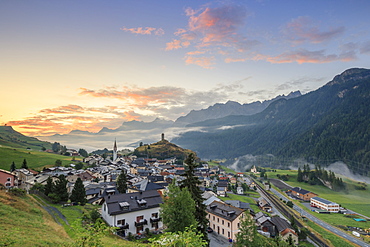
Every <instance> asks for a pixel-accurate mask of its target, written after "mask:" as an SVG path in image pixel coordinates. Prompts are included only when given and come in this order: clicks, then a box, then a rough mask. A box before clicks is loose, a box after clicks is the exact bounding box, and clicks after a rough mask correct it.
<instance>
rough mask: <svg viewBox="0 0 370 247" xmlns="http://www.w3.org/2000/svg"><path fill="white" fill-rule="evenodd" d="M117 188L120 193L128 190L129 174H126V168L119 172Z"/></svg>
mask: <svg viewBox="0 0 370 247" xmlns="http://www.w3.org/2000/svg"><path fill="white" fill-rule="evenodd" d="M117 190H118V192H119V193H121V194H124V193H126V190H127V176H126V170H125V169H122V170H121V173H120V174H119V176H118V178H117Z"/></svg>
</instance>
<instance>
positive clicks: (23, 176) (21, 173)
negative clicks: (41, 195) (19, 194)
mask: <svg viewBox="0 0 370 247" xmlns="http://www.w3.org/2000/svg"><path fill="white" fill-rule="evenodd" d="M12 173H13V174H14V175H15V176H16V177H17V180H18V184H17V187H18V188H19V189H24V190H26V191H29V190H30V188H31V184H30V183H29V182H30V181H32V180H33V179H34V178H35V176H36V175H37V174H38V172H36V171H33V170H31V169H25V168H21V169H15V170H14V171H13V172H12Z"/></svg>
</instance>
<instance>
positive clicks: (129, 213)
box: [102, 190, 163, 236]
mask: <svg viewBox="0 0 370 247" xmlns="http://www.w3.org/2000/svg"><path fill="white" fill-rule="evenodd" d="M104 200H105V201H104V203H103V205H102V217H103V219H104V220H105V221H106V222H107V223H108V224H109V225H110V226H113V227H120V228H121V229H120V232H121V234H122V235H124V236H126V235H127V234H128V233H130V232H131V233H132V234H141V233H142V232H144V230H145V229H146V228H149V230H150V231H154V230H158V229H162V228H163V223H162V221H161V218H160V216H159V205H160V204H161V203H163V200H162V197H161V195H160V194H159V193H158V191H156V190H149V191H142V192H136V193H127V194H117V195H111V196H106V197H104Z"/></svg>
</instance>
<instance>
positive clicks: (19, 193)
mask: <svg viewBox="0 0 370 247" xmlns="http://www.w3.org/2000/svg"><path fill="white" fill-rule="evenodd" d="M9 193H10V194H12V195H14V196H25V195H26V191H25V190H23V189H18V188H11V189H10V190H9Z"/></svg>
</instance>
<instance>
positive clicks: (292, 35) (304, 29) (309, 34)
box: [282, 16, 345, 44]
mask: <svg viewBox="0 0 370 247" xmlns="http://www.w3.org/2000/svg"><path fill="white" fill-rule="evenodd" d="M344 31H345V28H344V27H342V26H341V27H335V28H329V30H327V31H320V30H319V27H318V26H317V25H316V24H315V23H314V22H313V20H312V19H311V18H310V17H307V16H300V17H298V18H296V19H293V20H292V21H291V22H289V23H288V24H287V25H286V26H284V27H283V28H282V33H283V34H284V35H285V36H286V38H287V39H288V40H289V41H291V42H292V43H294V44H301V43H304V42H309V43H314V44H318V43H322V42H325V41H328V40H331V39H333V38H336V37H338V36H340V35H342V34H343V33H344Z"/></svg>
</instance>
